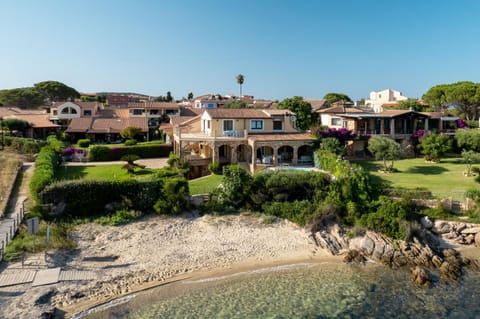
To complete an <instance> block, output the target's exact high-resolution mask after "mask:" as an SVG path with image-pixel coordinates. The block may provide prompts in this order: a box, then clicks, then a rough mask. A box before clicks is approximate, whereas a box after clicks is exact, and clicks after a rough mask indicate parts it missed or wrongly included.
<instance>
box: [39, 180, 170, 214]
mask: <svg viewBox="0 0 480 319" xmlns="http://www.w3.org/2000/svg"><path fill="white" fill-rule="evenodd" d="M162 186H163V182H162V181H161V180H134V179H131V180H130V179H129V180H86V179H82V180H69V181H60V182H55V183H53V184H51V185H49V186H47V187H45V189H44V190H43V191H42V192H41V193H40V194H39V198H40V200H41V203H42V204H53V205H58V204H60V203H64V204H65V211H64V213H65V214H68V215H73V216H92V215H96V214H99V213H103V212H104V211H105V210H106V208H107V207H108V206H109V205H112V204H115V203H125V200H126V199H127V200H128V201H130V202H131V208H132V209H134V210H140V211H142V212H147V211H151V210H152V208H153V205H154V204H155V202H156V201H157V199H158V194H160V192H161V188H162Z"/></svg>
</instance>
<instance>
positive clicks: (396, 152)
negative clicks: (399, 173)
mask: <svg viewBox="0 0 480 319" xmlns="http://www.w3.org/2000/svg"><path fill="white" fill-rule="evenodd" d="M368 151H369V152H370V153H372V154H373V155H374V156H375V159H377V160H382V161H383V169H384V171H385V172H391V171H392V169H393V163H394V161H395V160H397V159H399V158H400V155H401V148H400V144H399V143H397V142H395V140H393V139H391V138H388V137H383V136H373V137H372V138H370V140H369V141H368ZM387 161H390V165H388V164H387Z"/></svg>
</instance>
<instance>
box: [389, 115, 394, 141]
mask: <svg viewBox="0 0 480 319" xmlns="http://www.w3.org/2000/svg"><path fill="white" fill-rule="evenodd" d="M390 136H391V137H392V138H395V119H391V120H390Z"/></svg>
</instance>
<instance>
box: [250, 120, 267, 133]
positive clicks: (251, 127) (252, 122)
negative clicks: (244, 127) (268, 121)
mask: <svg viewBox="0 0 480 319" xmlns="http://www.w3.org/2000/svg"><path fill="white" fill-rule="evenodd" d="M254 123H255V125H254ZM259 123H261V124H260V126H261V127H258V124H259ZM254 126H255V127H254ZM263 128H264V123H263V120H250V130H251V131H263Z"/></svg>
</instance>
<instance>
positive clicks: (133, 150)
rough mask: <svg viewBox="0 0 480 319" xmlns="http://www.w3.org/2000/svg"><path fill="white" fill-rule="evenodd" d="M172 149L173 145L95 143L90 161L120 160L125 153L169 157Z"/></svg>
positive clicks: (142, 156)
mask: <svg viewBox="0 0 480 319" xmlns="http://www.w3.org/2000/svg"><path fill="white" fill-rule="evenodd" d="M171 151H172V146H171V145H166V144H147V145H133V146H128V147H122V146H120V147H114V148H109V147H107V146H101V145H95V146H92V147H90V152H89V155H88V160H89V161H100V162H101V161H118V160H120V159H121V158H122V156H123V155H127V154H136V155H138V156H140V158H154V157H167V156H168V154H170V152H171Z"/></svg>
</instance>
